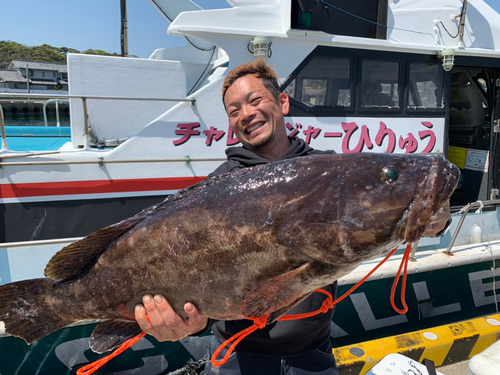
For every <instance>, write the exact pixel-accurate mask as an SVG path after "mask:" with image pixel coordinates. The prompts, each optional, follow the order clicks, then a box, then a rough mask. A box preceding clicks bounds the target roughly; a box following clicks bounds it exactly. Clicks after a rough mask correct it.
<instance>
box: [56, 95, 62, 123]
mask: <svg viewBox="0 0 500 375" xmlns="http://www.w3.org/2000/svg"><path fill="white" fill-rule="evenodd" d="M56 126H57V127H58V128H60V127H61V121H59V99H56Z"/></svg>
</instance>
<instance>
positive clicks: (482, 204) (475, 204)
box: [445, 199, 500, 255]
mask: <svg viewBox="0 0 500 375" xmlns="http://www.w3.org/2000/svg"><path fill="white" fill-rule="evenodd" d="M496 205H500V199H494V200H489V201H477V202H473V203H468V204H467V205H465V206H464V207H463V208H462V209H461V210H460V211H459V212H458V213H459V214H462V216H461V217H460V221H459V222H458V224H457V228H456V229H455V232H454V233H453V236H452V237H451V241H450V244H449V245H448V248H447V249H446V251H445V254H447V255H451V249H452V247H453V245H454V244H455V240H456V239H457V237H458V233H459V232H460V229H462V225H463V223H464V220H465V218H466V217H467V214H468V213H469V211H470V210H471V209H478V210H480V209H482V208H483V207H486V206H496Z"/></svg>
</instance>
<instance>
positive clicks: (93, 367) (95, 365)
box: [76, 244, 411, 375]
mask: <svg viewBox="0 0 500 375" xmlns="http://www.w3.org/2000/svg"><path fill="white" fill-rule="evenodd" d="M396 250H397V248H395V249H394V250H392V251H391V252H390V253H389V254H388V255H387V256H386V257H385V258H384V259H383V260H382V261H381V262H380V263H379V264H377V265H376V266H375V267H374V268H373V269H372V270H371V271H370V272H369V273H368V274H367V275H366V276H365V277H363V278H362V279H361V280H360V281H358V282H357V283H356V285H354V286H353V287H352V288H351V289H349V290H348V291H347V292H346V293H344V294H343V295H342V296H341V297H339V298H337V299H336V300H335V301H332V300H333V297H332V295H331V294H330V293H329V292H327V291H326V290H323V289H317V290H316V292H320V293H323V294H326V295H327V298H326V300H325V301H323V304H322V305H321V307H320V308H319V309H318V310H316V311H313V312H310V313H305V314H294V315H284V316H282V317H280V318H279V319H278V321H286V320H296V319H304V318H310V317H312V316H315V315H318V314H321V313H325V312H327V311H328V310H329V309H331V308H333V306H335V305H336V304H337V303H339V302H340V301H342V300H343V299H345V298H346V297H347V296H349V295H350V294H351V293H352V292H353V291H354V290H356V289H357V288H358V287H359V286H360V285H361V284H363V283H364V282H365V281H366V279H368V278H369V277H370V276H371V275H372V274H373V273H374V272H375V271H376V270H377V269H379V268H380V266H382V264H384V263H385V262H386V261H387V259H389V258H390V257H391V256H392V255H393V254H394V253H395V252H396ZM410 251H411V244H408V245H407V246H406V250H405V253H404V255H403V260H402V261H401V265H400V266H399V270H398V273H397V275H396V279H395V280H394V283H393V286H392V289H391V304H392V307H393V308H394V310H396V311H397V312H398V313H400V314H404V313H406V312H407V311H408V306H407V305H406V302H405V299H404V295H405V291H406V276H407V268H408V260H409V258H410ZM403 267H404V271H403V281H402V286H401V301H402V303H403V310H400V309H398V308H397V307H396V305H395V303H394V294H395V290H396V286H397V283H398V280H399V277H400V275H401V270H402V269H403ZM268 318H269V314H268V315H266V316H262V317H259V318H250V319H251V320H253V324H252V325H251V326H250V327H248V328H246V329H244V330H243V331H241V332H238V333H237V334H235V335H233V336H232V337H230V338H229V339H228V340H226V341H224V343H223V344H222V345H221V346H219V348H218V349H217V350H216V351H215V352H214V354H213V355H212V358H211V362H212V365H213V366H221V365H223V364H224V363H226V362H227V360H228V358H229V356H230V355H231V354H232V353H233V351H234V349H235V348H236V345H238V344H239V343H240V341H241V340H243V339H244V338H245V337H247V336H248V335H250V334H251V333H252V332H255V331H256V330H258V329H262V328H264V327H265V326H266V324H267V320H268ZM145 335H146V333H145V332H141V333H140V334H138V335H137V336H134V337H132V338H131V339H129V340H127V341H126V342H125V343H124V344H123V345H122V346H120V347H119V348H118V349H116V350H115V351H114V352H113V353H111V354H109V355H107V356H106V357H104V358H101V359H99V360H97V361H95V362H92V363H89V364H88V365H86V366H83V367H81V368H80V369H78V371H77V372H76V373H77V375H90V374H93V373H94V372H95V371H97V370H98V369H99V368H101V367H102V366H104V365H105V364H106V363H108V362H109V361H110V360H111V359H113V358H115V357H116V356H118V355H119V354H121V353H123V352H124V351H125V350H127V349H128V348H130V347H131V346H132V345H134V344H135V343H137V342H138V341H139V340H140V339H142V338H143V337H144V336H145ZM229 344H231V346H230V347H229V349H228V351H227V353H226V354H225V355H224V358H222V359H221V360H220V361H217V356H218V355H219V354H220V352H221V351H222V350H223V349H224V348H225V347H226V346H227V345H229Z"/></svg>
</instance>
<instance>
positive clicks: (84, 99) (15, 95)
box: [0, 93, 196, 151]
mask: <svg viewBox="0 0 500 375" xmlns="http://www.w3.org/2000/svg"><path fill="white" fill-rule="evenodd" d="M2 98H5V99H16V98H23V99H27V100H31V99H48V100H56V99H58V100H68V99H81V101H82V105H83V116H84V133H83V136H84V144H83V147H84V149H88V148H89V147H90V126H89V117H88V109H87V100H131V101H150V102H178V103H180V102H186V103H191V105H192V106H194V105H195V103H196V99H195V98H193V97H189V98H184V99H167V98H131V97H123V96H97V95H53V94H52V95H49V94H30V93H0V99H2ZM0 130H1V132H2V151H5V150H8V149H9V148H8V145H7V135H6V134H5V123H4V118H3V111H2V110H1V105H0ZM4 146H5V147H4Z"/></svg>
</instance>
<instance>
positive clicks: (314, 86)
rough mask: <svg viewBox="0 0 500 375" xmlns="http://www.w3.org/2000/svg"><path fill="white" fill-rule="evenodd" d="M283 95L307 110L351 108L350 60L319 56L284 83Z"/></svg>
mask: <svg viewBox="0 0 500 375" xmlns="http://www.w3.org/2000/svg"><path fill="white" fill-rule="evenodd" d="M283 92H284V93H285V94H287V95H288V96H289V97H290V98H292V99H295V100H297V101H299V102H301V103H303V104H305V105H306V106H307V107H330V109H335V108H339V107H340V108H342V109H344V108H345V107H349V106H351V60H350V59H347V58H345V59H341V58H334V57H325V56H318V57H315V58H313V59H311V60H310V61H309V63H308V64H307V65H306V66H304V68H303V69H302V70H301V71H300V72H298V73H297V76H296V77H295V78H294V79H293V80H291V81H290V82H289V83H288V84H285V86H284V88H283Z"/></svg>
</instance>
